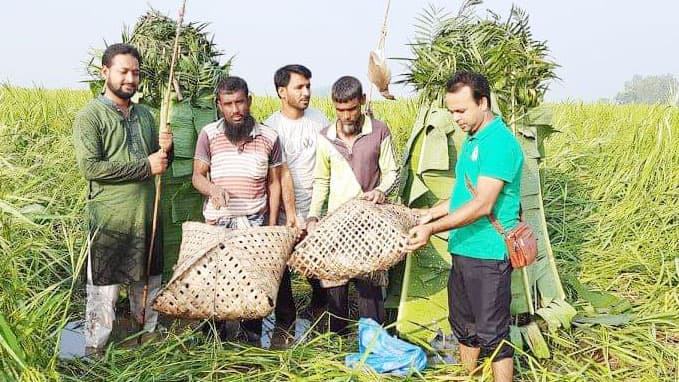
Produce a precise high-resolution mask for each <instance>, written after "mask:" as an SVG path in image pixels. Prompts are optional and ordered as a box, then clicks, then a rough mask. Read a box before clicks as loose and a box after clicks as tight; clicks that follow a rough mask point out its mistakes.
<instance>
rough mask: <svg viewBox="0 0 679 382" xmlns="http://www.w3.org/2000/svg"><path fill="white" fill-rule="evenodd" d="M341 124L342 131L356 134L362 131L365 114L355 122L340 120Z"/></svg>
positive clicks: (347, 133)
mask: <svg viewBox="0 0 679 382" xmlns="http://www.w3.org/2000/svg"><path fill="white" fill-rule="evenodd" d="M340 125H341V126H342V132H343V133H344V134H346V135H355V134H357V133H358V132H360V131H361V128H362V127H363V116H361V117H359V118H358V119H357V120H356V121H354V122H342V121H340Z"/></svg>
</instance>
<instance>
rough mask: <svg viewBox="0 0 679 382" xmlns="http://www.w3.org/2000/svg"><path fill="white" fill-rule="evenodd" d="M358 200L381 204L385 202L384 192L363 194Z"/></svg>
mask: <svg viewBox="0 0 679 382" xmlns="http://www.w3.org/2000/svg"><path fill="white" fill-rule="evenodd" d="M358 198H359V199H364V200H367V201H369V202H372V203H375V204H382V203H384V202H385V201H386V200H387V197H386V196H385V195H384V192H382V191H380V190H372V191H368V192H364V193H362V194H361V195H360V196H359V197H358Z"/></svg>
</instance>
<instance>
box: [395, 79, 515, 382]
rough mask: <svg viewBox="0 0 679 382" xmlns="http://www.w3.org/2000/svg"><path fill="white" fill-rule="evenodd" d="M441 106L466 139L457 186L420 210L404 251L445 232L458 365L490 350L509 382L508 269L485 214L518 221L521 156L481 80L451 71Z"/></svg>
mask: <svg viewBox="0 0 679 382" xmlns="http://www.w3.org/2000/svg"><path fill="white" fill-rule="evenodd" d="M445 101H446V106H447V108H448V110H449V111H450V112H451V113H452V115H453V118H454V120H455V123H457V125H458V126H459V127H460V129H461V130H462V131H465V132H466V133H467V134H468V136H467V138H466V139H465V141H464V143H463V145H462V149H461V152H460V157H459V159H458V161H457V165H456V168H455V176H456V179H457V181H456V182H455V187H454V188H453V191H452V195H451V199H450V202H447V201H444V202H443V203H440V204H438V205H436V206H434V207H432V208H429V209H427V210H425V211H424V212H425V213H424V216H423V218H422V220H421V221H420V225H418V226H416V227H415V228H413V229H412V230H411V231H410V242H409V246H408V250H409V251H414V250H416V249H418V248H421V247H422V246H424V245H425V244H426V243H427V241H428V240H429V238H430V236H431V235H432V234H434V233H438V232H442V231H447V230H450V234H449V239H448V251H449V252H450V253H451V255H452V256H453V267H452V269H451V271H450V278H449V281H448V304H449V310H450V316H449V320H450V324H451V327H452V328H453V332H454V334H455V336H456V337H457V338H458V340H459V343H460V345H459V348H460V360H461V361H462V363H463V364H464V365H465V367H467V369H468V370H469V371H470V372H471V371H472V370H474V369H475V368H476V365H477V361H478V358H479V356H480V355H484V356H490V355H493V354H494V353H495V351H496V350H497V353H496V354H495V358H494V359H493V363H492V369H493V375H494V379H495V381H511V379H512V374H513V363H512V356H513V349H512V347H511V346H510V345H509V344H508V343H504V342H503V341H507V342H508V340H509V323H510V313H509V305H510V302H511V288H510V287H511V271H512V267H511V264H510V263H509V258H508V255H507V248H506V246H505V244H504V240H503V238H502V236H501V235H500V234H499V233H498V232H497V231H496V230H495V229H494V227H493V226H492V224H491V223H490V220H489V219H488V216H489V215H490V214H491V213H492V214H494V215H495V217H496V218H497V220H498V221H499V222H500V224H501V225H502V227H503V228H504V229H505V231H509V230H511V229H512V228H514V227H515V226H516V225H517V224H518V222H519V202H520V192H519V190H520V185H521V169H522V166H523V153H522V151H521V147H520V146H519V142H518V141H517V140H516V138H515V137H514V135H513V134H512V132H511V131H510V130H509V129H508V128H507V126H506V125H505V124H504V122H503V121H502V118H500V117H498V116H494V115H493V113H492V112H491V111H490V110H491V105H490V87H489V85H488V80H487V79H486V78H485V77H484V76H482V75H481V74H478V73H474V72H463V71H460V72H457V73H455V75H454V76H453V77H452V78H451V79H450V80H448V82H447V84H446V98H445ZM467 180H468V182H469V183H470V185H469V186H468V185H466V183H467ZM470 186H471V187H473V191H472V190H470ZM498 347H499V348H500V349H498Z"/></svg>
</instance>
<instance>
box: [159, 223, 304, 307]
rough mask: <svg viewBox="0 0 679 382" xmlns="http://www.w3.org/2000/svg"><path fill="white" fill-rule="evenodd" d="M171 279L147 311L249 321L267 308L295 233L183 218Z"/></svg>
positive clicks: (285, 228) (276, 292)
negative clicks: (215, 224) (234, 226)
mask: <svg viewBox="0 0 679 382" xmlns="http://www.w3.org/2000/svg"><path fill="white" fill-rule="evenodd" d="M182 230H183V235H182V243H181V247H180V255H179V260H178V261H177V265H176V266H175V268H174V273H173V275H172V278H171V279H170V281H169V282H168V284H167V285H166V286H165V288H164V289H163V290H162V291H161V292H160V293H159V294H158V296H157V297H156V299H155V300H154V303H153V309H155V310H157V311H159V312H162V313H165V314H168V315H171V316H175V317H181V318H191V319H202V318H216V319H219V320H243V319H255V318H262V317H265V316H267V315H268V314H269V313H271V311H273V309H274V306H275V301H276V295H277V294H278V286H279V284H280V281H281V278H282V275H283V271H284V270H285V264H286V262H287V261H288V259H289V257H290V253H291V252H292V248H293V246H294V244H295V238H296V232H295V231H294V230H292V229H291V228H288V227H282V226H280V227H279V226H277V227H251V228H242V229H233V230H231V229H226V228H220V227H215V226H211V225H208V224H203V223H197V222H187V223H184V224H183V225H182Z"/></svg>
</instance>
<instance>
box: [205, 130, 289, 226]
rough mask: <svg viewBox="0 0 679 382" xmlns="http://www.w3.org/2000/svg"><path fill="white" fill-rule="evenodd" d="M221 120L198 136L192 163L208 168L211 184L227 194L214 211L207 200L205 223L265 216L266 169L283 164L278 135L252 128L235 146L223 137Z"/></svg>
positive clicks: (224, 135) (271, 131) (273, 132)
mask: <svg viewBox="0 0 679 382" xmlns="http://www.w3.org/2000/svg"><path fill="white" fill-rule="evenodd" d="M224 129H225V125H224V119H223V118H222V119H220V120H218V121H216V122H213V123H210V124H209V125H206V126H205V127H204V128H203V129H202V130H201V132H200V135H199V136H198V142H197V144H196V155H195V159H197V160H200V161H202V162H205V163H206V164H208V165H209V166H210V181H211V182H212V183H214V184H216V185H218V186H221V187H222V188H224V189H225V190H226V191H227V192H228V193H229V202H228V203H227V205H226V207H222V208H220V209H216V208H214V207H213V206H212V203H211V201H210V200H209V198H208V199H207V200H206V201H205V203H204V204H203V216H204V217H205V221H206V222H207V223H210V224H214V223H216V222H217V221H219V219H220V218H232V217H236V216H245V215H252V214H256V213H265V212H266V210H267V205H268V203H267V202H268V199H267V175H268V173H269V168H271V167H276V166H279V165H280V164H281V163H283V157H282V150H281V145H280V141H279V139H278V134H277V133H276V132H275V131H274V130H273V129H271V128H270V127H266V126H263V125H260V124H255V126H254V127H253V129H252V132H251V133H250V136H249V137H248V139H246V141H245V142H243V143H241V144H239V145H234V144H233V143H231V141H229V139H228V138H227V137H226V134H224Z"/></svg>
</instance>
